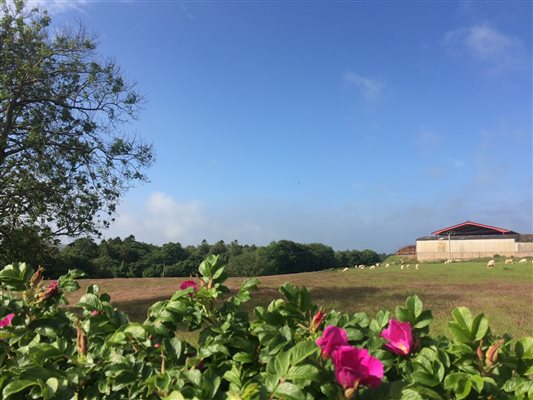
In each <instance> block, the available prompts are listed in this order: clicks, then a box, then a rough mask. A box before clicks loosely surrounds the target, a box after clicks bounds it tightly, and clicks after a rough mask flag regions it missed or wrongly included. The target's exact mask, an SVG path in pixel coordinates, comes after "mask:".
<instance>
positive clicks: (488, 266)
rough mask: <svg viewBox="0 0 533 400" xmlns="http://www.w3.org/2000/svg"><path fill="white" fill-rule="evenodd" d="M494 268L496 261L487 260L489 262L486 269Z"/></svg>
mask: <svg viewBox="0 0 533 400" xmlns="http://www.w3.org/2000/svg"><path fill="white" fill-rule="evenodd" d="M495 266H496V261H494V260H489V262H488V263H487V268H488V269H492V268H494V267H495Z"/></svg>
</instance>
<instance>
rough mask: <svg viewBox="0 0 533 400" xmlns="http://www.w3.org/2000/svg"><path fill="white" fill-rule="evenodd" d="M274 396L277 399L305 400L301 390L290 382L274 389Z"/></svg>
mask: <svg viewBox="0 0 533 400" xmlns="http://www.w3.org/2000/svg"><path fill="white" fill-rule="evenodd" d="M274 394H275V395H276V397H277V398H279V399H287V400H305V394H304V393H303V392H302V390H301V389H300V388H299V387H298V386H296V385H295V384H293V383H290V382H283V383H282V384H281V385H279V386H278V387H277V388H276V390H275V391H274Z"/></svg>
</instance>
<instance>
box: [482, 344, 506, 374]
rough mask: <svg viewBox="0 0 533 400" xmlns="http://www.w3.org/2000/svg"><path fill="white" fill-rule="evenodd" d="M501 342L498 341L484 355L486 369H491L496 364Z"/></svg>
mask: <svg viewBox="0 0 533 400" xmlns="http://www.w3.org/2000/svg"><path fill="white" fill-rule="evenodd" d="M503 342H504V339H500V340H498V341H497V342H496V343H493V344H492V345H491V346H490V347H489V348H488V349H487V354H485V363H486V364H487V366H488V367H492V366H493V365H494V364H496V363H497V362H498V351H499V350H500V346H501V345H502V344H503Z"/></svg>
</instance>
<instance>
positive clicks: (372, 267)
mask: <svg viewBox="0 0 533 400" xmlns="http://www.w3.org/2000/svg"><path fill="white" fill-rule="evenodd" d="M368 269H376V266H375V265H371V266H370V267H368Z"/></svg>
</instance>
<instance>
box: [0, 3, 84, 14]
mask: <svg viewBox="0 0 533 400" xmlns="http://www.w3.org/2000/svg"><path fill="white" fill-rule="evenodd" d="M7 4H8V7H10V8H12V7H13V1H12V0H7ZM88 4H89V0H28V1H27V3H26V5H25V8H26V9H27V10H31V9H34V8H39V9H40V10H43V11H44V10H47V11H48V12H49V13H50V14H60V13H63V12H67V11H78V12H84V11H85V10H84V7H85V6H87V5H88ZM1 13H2V12H1V11H0V15H1Z"/></svg>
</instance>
